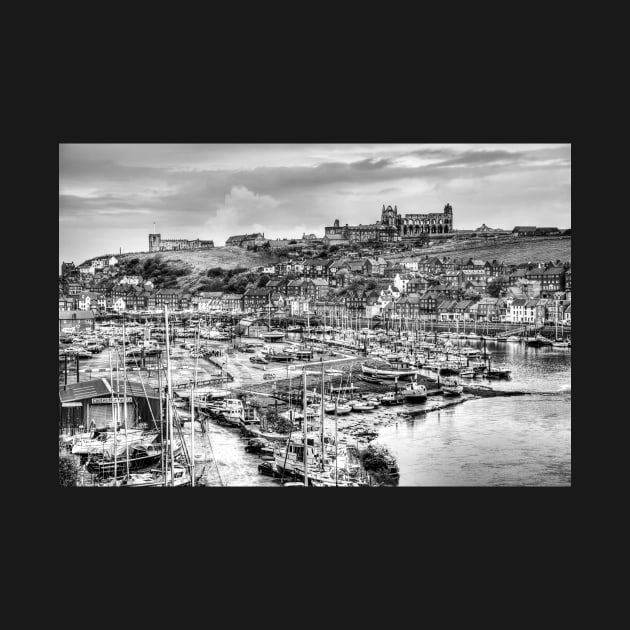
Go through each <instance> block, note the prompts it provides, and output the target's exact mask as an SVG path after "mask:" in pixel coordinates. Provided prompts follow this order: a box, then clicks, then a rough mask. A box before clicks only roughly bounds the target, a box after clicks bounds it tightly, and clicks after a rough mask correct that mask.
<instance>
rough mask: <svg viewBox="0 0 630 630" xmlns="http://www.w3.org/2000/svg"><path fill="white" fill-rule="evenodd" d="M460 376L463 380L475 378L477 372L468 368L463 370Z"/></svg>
mask: <svg viewBox="0 0 630 630" xmlns="http://www.w3.org/2000/svg"><path fill="white" fill-rule="evenodd" d="M459 375H460V376H461V377H462V378H473V377H474V376H475V370H473V369H472V368H471V367H467V368H464V369H463V370H460V372H459Z"/></svg>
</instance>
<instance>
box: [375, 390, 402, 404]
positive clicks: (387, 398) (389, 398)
mask: <svg viewBox="0 0 630 630" xmlns="http://www.w3.org/2000/svg"><path fill="white" fill-rule="evenodd" d="M404 401H405V397H404V396H403V395H402V394H396V392H387V393H386V394H385V395H384V396H382V397H381V404H382V405H400V404H401V403H403V402H404Z"/></svg>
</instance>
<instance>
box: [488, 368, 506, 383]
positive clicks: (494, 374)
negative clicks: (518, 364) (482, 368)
mask: <svg viewBox="0 0 630 630" xmlns="http://www.w3.org/2000/svg"><path fill="white" fill-rule="evenodd" d="M485 377H486V378H489V379H493V380H510V379H511V378H512V372H511V370H505V369H491V370H486V373H485Z"/></svg>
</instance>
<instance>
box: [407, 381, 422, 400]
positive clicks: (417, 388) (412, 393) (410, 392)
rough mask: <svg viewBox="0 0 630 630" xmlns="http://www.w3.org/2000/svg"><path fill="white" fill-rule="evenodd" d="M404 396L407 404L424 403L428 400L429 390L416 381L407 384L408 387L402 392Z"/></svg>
mask: <svg viewBox="0 0 630 630" xmlns="http://www.w3.org/2000/svg"><path fill="white" fill-rule="evenodd" d="M402 395H403V397H404V399H405V402H408V403H422V402H425V401H426V399H427V388H426V387H425V386H424V385H420V384H419V383H417V382H416V381H414V382H413V383H407V385H405V388H404V389H403V390H402Z"/></svg>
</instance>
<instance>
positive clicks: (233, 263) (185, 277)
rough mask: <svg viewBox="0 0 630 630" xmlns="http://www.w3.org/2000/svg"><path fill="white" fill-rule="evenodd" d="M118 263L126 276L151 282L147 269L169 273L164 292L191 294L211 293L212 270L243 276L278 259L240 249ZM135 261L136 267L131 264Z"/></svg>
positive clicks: (131, 257)
mask: <svg viewBox="0 0 630 630" xmlns="http://www.w3.org/2000/svg"><path fill="white" fill-rule="evenodd" d="M118 259H119V261H120V265H121V267H122V268H123V269H125V270H126V272H127V273H134V272H135V273H138V274H139V275H141V276H142V277H143V278H144V279H149V277H150V275H151V274H146V273H143V272H144V270H145V269H146V268H147V267H148V268H149V269H150V270H153V269H156V268H158V269H159V270H160V271H166V273H167V281H166V282H165V283H163V284H162V287H163V288H175V287H177V288H181V289H185V290H189V291H191V290H197V289H202V290H203V289H205V290H211V289H210V287H208V286H205V285H207V283H208V270H209V269H214V268H217V267H221V268H223V269H226V270H228V269H229V270H238V272H239V274H240V272H244V271H246V270H249V269H251V268H252V267H258V266H260V265H264V264H267V263H271V262H276V261H277V258H276V257H274V256H270V255H268V254H265V253H262V252H254V251H250V250H246V249H242V248H240V247H216V248H214V249H209V250H196V251H172V252H151V253H149V252H146V253H140V254H123V255H121V256H118ZM132 261H133V264H130V263H132ZM136 261H137V262H136ZM154 261H155V262H154ZM157 261H159V262H157ZM161 277H163V275H162V276H161ZM235 281H236V278H235ZM233 284H234V283H233ZM232 288H234V289H236V290H238V289H239V288H240V287H239V286H238V285H236V284H234V286H233V287H232Z"/></svg>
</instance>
